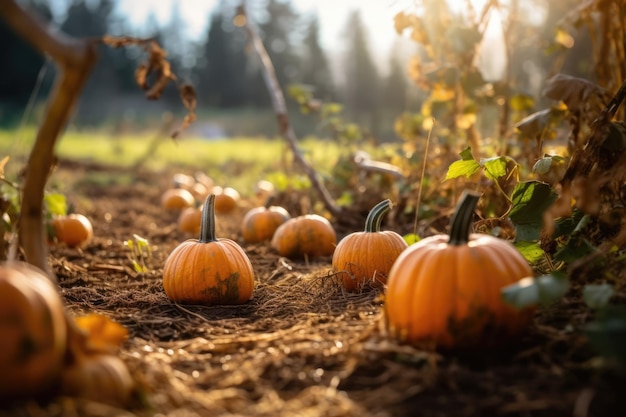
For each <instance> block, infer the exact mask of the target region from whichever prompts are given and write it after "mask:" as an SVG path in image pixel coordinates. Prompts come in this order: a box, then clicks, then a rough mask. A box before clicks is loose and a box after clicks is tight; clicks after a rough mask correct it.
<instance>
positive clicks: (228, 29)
mask: <svg viewBox="0 0 626 417" xmlns="http://www.w3.org/2000/svg"><path fill="white" fill-rule="evenodd" d="M224 9H225V7H224V4H223V3H222V4H221V6H220V7H219V8H218V9H217V10H216V11H215V12H213V13H212V15H211V23H210V26H209V29H208V31H207V36H206V39H205V42H204V44H203V45H202V49H201V52H200V57H201V59H200V61H199V63H198V65H197V67H196V71H195V79H196V80H197V86H198V91H197V93H198V99H199V102H200V105H203V104H208V105H209V106H212V107H237V106H243V105H245V102H246V91H247V88H246V84H247V79H246V56H245V52H244V47H245V38H244V37H245V34H244V33H243V32H242V31H238V30H235V29H236V28H235V27H234V25H233V24H232V19H228V18H227V15H225V13H226V11H225V10H224Z"/></svg>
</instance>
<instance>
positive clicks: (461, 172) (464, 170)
mask: <svg viewBox="0 0 626 417" xmlns="http://www.w3.org/2000/svg"><path fill="white" fill-rule="evenodd" d="M459 155H461V160H460V161H454V162H453V163H451V164H450V166H449V167H448V172H447V174H446V178H445V179H444V181H447V180H450V179H454V178H458V177H461V176H465V178H469V177H471V176H472V175H474V174H475V173H476V172H477V171H478V170H479V169H480V168H481V166H480V164H479V163H478V162H476V160H475V159H474V157H473V156H472V149H471V148H469V147H467V148H465V149H464V150H463V151H461V153H460V154H459Z"/></svg>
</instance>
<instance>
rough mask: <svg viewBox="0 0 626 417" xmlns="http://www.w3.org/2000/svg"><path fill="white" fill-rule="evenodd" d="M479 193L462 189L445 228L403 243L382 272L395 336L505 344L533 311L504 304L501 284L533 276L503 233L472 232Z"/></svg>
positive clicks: (446, 343) (458, 344)
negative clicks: (386, 274)
mask: <svg viewBox="0 0 626 417" xmlns="http://www.w3.org/2000/svg"><path fill="white" fill-rule="evenodd" d="M478 198H479V196H478V195H477V194H475V193H473V192H465V193H464V195H463V196H462V199H461V201H460V203H459V205H458V206H457V208H456V211H455V213H454V215H453V217H452V221H451V227H450V234H449V235H446V234H439V235H435V236H431V237H427V238H425V239H422V240H420V241H419V242H417V243H415V244H413V245H411V246H409V248H408V249H406V250H405V251H404V252H402V254H400V256H399V257H398V259H396V261H395V263H394V264H393V266H392V268H391V271H390V272H389V277H388V279H387V292H386V297H385V307H384V311H385V320H386V324H387V329H388V331H389V333H390V335H392V336H393V337H396V338H398V339H400V340H401V341H403V342H407V343H409V344H422V343H426V344H428V345H431V346H432V345H433V344H434V346H435V347H436V348H441V349H444V350H445V349H474V348H485V347H496V346H502V345H506V344H508V343H511V342H513V341H515V340H517V338H518V336H519V335H520V334H521V333H522V332H523V331H524V330H525V329H526V328H527V326H528V324H529V321H530V319H531V317H532V310H531V309H526V310H517V309H515V308H513V307H511V306H509V305H508V304H506V303H505V302H504V301H503V300H502V297H501V295H500V290H501V289H502V288H503V287H505V286H507V285H509V284H513V283H515V282H517V281H519V280H520V279H522V278H524V277H527V276H532V273H533V272H532V269H531V268H530V266H529V264H528V262H527V261H526V259H525V258H524V257H523V256H522V255H521V254H520V252H519V251H518V250H517V249H516V248H515V246H513V245H512V244H511V243H509V242H508V241H506V240H503V239H499V238H497V237H494V236H491V235H487V234H478V233H470V227H471V220H472V217H473V214H474V208H475V207H476V203H477V202H478Z"/></svg>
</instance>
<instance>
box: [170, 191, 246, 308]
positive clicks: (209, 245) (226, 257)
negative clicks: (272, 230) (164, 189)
mask: <svg viewBox="0 0 626 417" xmlns="http://www.w3.org/2000/svg"><path fill="white" fill-rule="evenodd" d="M215 198H216V196H215V194H210V195H209V196H208V197H207V199H206V201H205V203H204V205H203V207H202V222H201V226H200V238H199V239H198V240H195V239H188V240H186V241H184V242H182V243H181V244H179V245H178V246H177V247H176V248H174V250H173V251H172V252H171V253H170V254H169V256H168V257H167V259H166V260H165V266H164V268H163V288H164V290H165V294H166V295H167V297H168V298H169V299H170V300H172V301H174V302H178V303H188V304H205V305H219V304H243V303H245V302H246V301H248V300H249V299H250V297H252V291H253V288H254V270H253V268H252V264H251V263H250V259H249V258H248V256H247V255H246V253H245V252H244V250H243V249H242V248H241V247H240V246H239V245H237V243H236V242H234V241H233V240H230V239H217V238H216V237H215Z"/></svg>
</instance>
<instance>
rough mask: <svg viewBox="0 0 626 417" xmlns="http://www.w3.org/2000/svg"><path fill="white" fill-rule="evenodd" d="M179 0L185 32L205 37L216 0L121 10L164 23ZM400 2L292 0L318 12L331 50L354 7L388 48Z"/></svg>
mask: <svg viewBox="0 0 626 417" xmlns="http://www.w3.org/2000/svg"><path fill="white" fill-rule="evenodd" d="M403 1H406V0H403ZM175 3H178V4H179V8H180V13H181V15H182V18H183V19H184V20H185V21H186V22H187V24H188V27H187V30H186V32H187V33H186V34H185V35H187V36H189V37H190V38H191V39H201V38H202V37H203V36H204V35H205V33H206V25H207V21H208V17H209V14H210V12H211V10H212V9H213V7H214V6H215V4H216V3H217V1H216V0H204V1H199V0H122V1H120V2H119V4H118V9H117V10H118V11H119V12H121V13H123V14H124V15H126V16H128V17H129V19H130V20H131V22H132V24H133V25H137V26H139V25H142V24H143V23H144V22H145V21H146V19H147V17H148V16H149V15H150V13H153V14H154V15H155V16H156V18H157V19H158V20H159V22H160V23H162V24H164V23H167V22H168V21H169V19H170V14H171V12H172V8H173V5H174V4H175ZM398 3H400V2H399V1H397V0H373V1H372V0H292V4H293V6H294V7H295V8H296V9H297V10H299V11H301V12H308V11H315V12H317V15H318V16H319V19H320V25H321V43H322V45H323V46H324V47H325V48H327V49H329V50H332V49H335V50H336V48H337V46H338V44H337V42H336V39H337V38H338V37H339V36H340V35H341V32H342V31H343V30H344V29H345V25H346V22H347V17H348V14H349V12H350V11H352V10H354V9H359V10H361V15H362V17H363V20H364V23H365V24H366V26H367V28H368V29H369V37H370V41H371V44H372V47H373V48H375V49H376V50H381V49H383V50H384V49H387V48H388V47H389V45H390V44H391V43H392V41H393V39H394V38H395V37H397V35H396V33H395V31H394V28H393V16H394V15H395V14H396V13H397V11H398V10H399V9H400V8H399V5H398Z"/></svg>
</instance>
